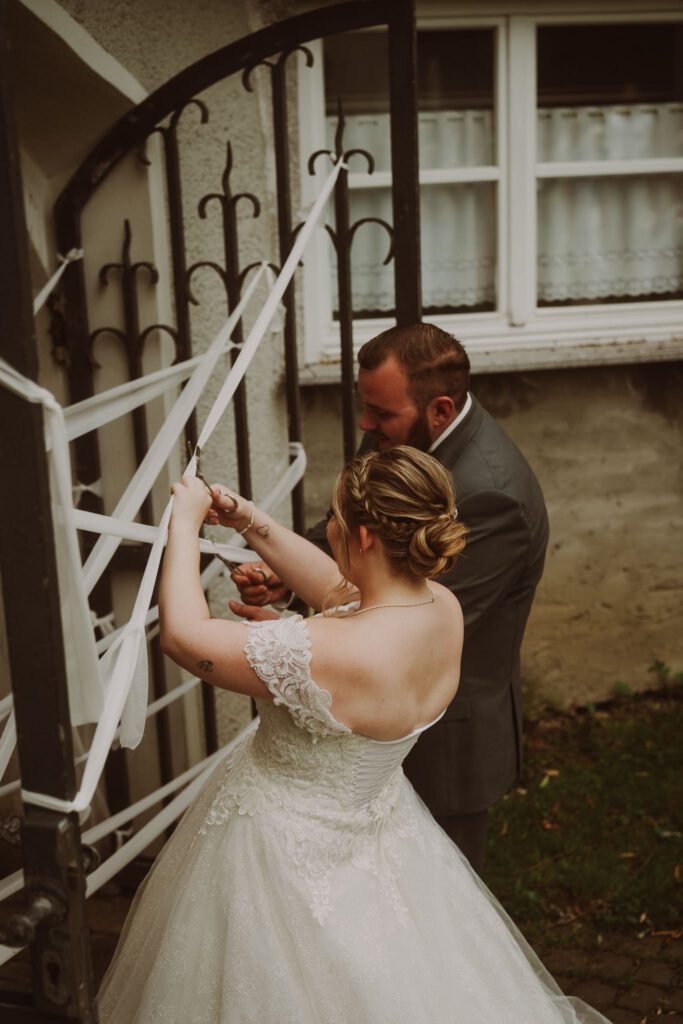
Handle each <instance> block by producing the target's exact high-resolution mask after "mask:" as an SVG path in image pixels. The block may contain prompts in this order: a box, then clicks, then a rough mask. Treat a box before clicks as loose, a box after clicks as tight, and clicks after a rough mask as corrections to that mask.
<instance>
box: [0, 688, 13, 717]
mask: <svg viewBox="0 0 683 1024" xmlns="http://www.w3.org/2000/svg"><path fill="white" fill-rule="evenodd" d="M11 710H12V694H11V693H8V694H7V696H6V697H3V698H2V700H0V718H6V717H7V715H9V713H10V711H11Z"/></svg>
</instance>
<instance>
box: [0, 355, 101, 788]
mask: <svg viewBox="0 0 683 1024" xmlns="http://www.w3.org/2000/svg"><path fill="white" fill-rule="evenodd" d="M0 384H2V385H3V386H4V387H6V388H8V389H9V390H10V391H13V392H14V393H15V394H17V395H20V396H21V397H22V398H24V399H25V400H26V401H28V402H34V403H40V404H41V405H42V406H43V410H44V426H45V435H46V446H47V447H48V448H49V456H48V467H49V475H50V494H51V495H52V522H53V528H54V534H55V557H56V561H57V575H58V578H59V594H60V609H61V617H62V629H63V633H64V655H65V662H66V669H67V682H68V690H69V707H70V709H71V721H72V723H73V724H74V725H83V724H84V723H86V722H96V721H97V719H98V718H99V716H100V713H101V711H102V706H103V698H104V691H103V684H102V679H101V676H100V670H99V665H98V660H97V652H96V650H95V641H94V638H93V634H92V626H91V623H90V611H89V609H88V601H87V597H86V594H85V589H84V586H83V574H82V568H81V555H80V551H79V550H78V541H77V537H76V529H75V526H74V521H73V511H74V510H73V505H72V503H71V501H72V497H71V491H72V482H71V461H70V458H69V446H68V443H67V440H66V431H65V428H64V416H63V413H62V407H61V406H60V405H59V403H58V402H57V400H56V399H55V397H54V395H52V394H51V393H50V392H49V391H47V390H46V389H45V388H41V387H39V386H38V384H36V383H35V382H34V381H32V380H29V379H28V378H27V377H24V376H22V375H21V374H20V373H18V371H17V370H15V369H14V367H12V366H10V365H9V363H6V362H5V361H4V360H2V359H0ZM0 777H1V775H0Z"/></svg>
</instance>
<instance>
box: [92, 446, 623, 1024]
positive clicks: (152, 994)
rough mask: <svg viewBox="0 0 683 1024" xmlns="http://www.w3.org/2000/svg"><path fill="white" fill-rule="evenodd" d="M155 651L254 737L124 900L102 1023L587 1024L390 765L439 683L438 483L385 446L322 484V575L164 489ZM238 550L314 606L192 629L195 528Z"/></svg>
mask: <svg viewBox="0 0 683 1024" xmlns="http://www.w3.org/2000/svg"><path fill="white" fill-rule="evenodd" d="M173 493H174V496H175V500H174V508H173V515H172V519H171V524H170V528H169V538H168V546H167V550H166V556H165V559H164V567H163V572H162V577H161V588H160V612H161V619H160V622H161V640H162V645H163V649H164V651H165V652H166V654H168V655H169V656H170V657H171V658H173V660H174V661H176V662H177V663H178V664H179V665H181V666H183V667H184V668H186V669H188V670H189V671H191V672H193V673H195V674H198V675H200V676H201V677H202V678H203V679H205V680H206V681H207V682H210V683H213V684H214V685H216V686H220V687H223V688H225V689H228V690H232V691H233V692H236V693H243V694H248V695H249V696H250V697H253V698H254V699H255V700H256V702H257V707H258V711H259V717H260V724H259V727H258V729H257V731H256V732H255V733H254V734H253V735H252V736H250V737H249V738H248V739H246V740H245V741H244V742H243V743H242V744H241V745H240V746H239V747H238V748H237V749H236V750H235V751H233V753H232V754H231V755H230V756H229V757H228V758H227V759H226V760H224V761H223V762H222V763H221V764H220V765H219V766H218V768H217V769H216V771H215V773H214V775H213V776H212V778H211V780H210V781H209V783H208V785H207V787H206V789H205V790H204V792H203V793H202V795H201V797H200V798H199V800H198V802H197V804H196V806H194V807H192V808H190V810H189V811H188V812H187V814H186V815H185V817H184V818H183V821H182V822H181V824H180V825H179V827H178V829H177V830H176V832H175V834H174V835H173V837H172V839H171V840H170V841H169V843H168V844H167V846H166V847H165V849H164V850H163V852H162V854H161V855H160V857H159V858H158V860H157V862H156V864H155V866H154V868H153V870H152V871H151V872H150V875H149V876H148V878H147V879H146V881H145V883H144V884H143V886H142V888H141V890H140V892H139V893H138V895H137V897H136V900H135V903H134V905H133V908H132V910H131V913H130V915H129V918H128V921H127V922H126V925H125V928H124V932H123V934H122V937H121V941H120V943H119V947H118V949H117V952H116V955H115V957H114V961H113V963H112V965H111V967H110V968H109V971H108V973H107V976H106V977H105V979H104V982H103V985H102V989H101V991H100V996H99V1014H100V1021H102V1022H103V1024H106V1022H113V1024H143V1022H146V1024H156V1022H164V1024H238V1022H240V1024H246V1022H249V1024H337V1022H338V1024H350V1022H354V1024H355V1022H358V1024H446V1022H452V1024H456V1022H457V1024H555V1022H557V1024H578V1022H583V1024H605V1018H604V1017H602V1016H601V1015H600V1014H599V1013H597V1011H595V1010H592V1009H590V1008H589V1007H587V1006H585V1004H583V1003H580V1002H578V1001H577V1000H573V999H570V998H567V997H564V996H563V995H562V994H561V993H560V991H559V989H558V988H557V986H556V985H555V983H554V982H553V981H552V979H551V978H550V976H549V975H548V973H547V972H546V971H545V969H544V968H543V967H542V965H541V964H540V962H539V961H538V959H537V958H536V957H535V955H534V953H533V952H532V951H531V949H530V948H529V947H528V946H527V945H526V943H525V942H524V939H523V938H522V937H521V935H520V934H519V933H518V932H517V930H516V929H515V926H514V925H513V924H512V922H511V921H510V920H509V919H508V918H507V917H506V915H505V912H504V911H503V910H502V908H501V907H500V906H499V905H498V904H497V903H496V902H495V900H494V898H493V897H492V896H491V894H490V893H489V892H488V890H486V888H485V887H484V886H483V884H482V883H481V882H480V881H479V879H478V878H477V877H476V875H475V874H474V873H473V872H472V870H471V869H470V867H469V865H468V863H467V861H466V860H465V859H464V858H463V857H462V855H461V854H460V853H459V851H458V849H457V848H456V847H455V846H454V844H453V843H452V842H451V840H450V839H449V838H448V837H447V836H446V835H445V833H444V832H442V831H441V829H440V828H439V826H438V825H437V824H436V823H435V821H434V819H433V818H432V816H431V815H430V813H429V811H428V810H427V809H426V808H425V807H424V805H423V804H422V803H421V801H420V800H419V798H418V797H417V796H416V794H415V792H414V791H413V789H412V787H411V786H410V784H409V783H408V781H407V780H406V778H405V776H404V775H403V771H402V769H401V763H402V761H403V759H404V758H405V756H406V755H407V753H408V752H409V750H410V749H411V748H412V746H413V745H414V744H415V743H416V742H418V741H419V736H420V733H422V732H423V731H424V730H425V729H428V728H429V726H430V725H432V724H433V723H434V722H435V721H437V720H438V719H439V718H440V716H441V714H442V713H443V711H444V709H445V708H446V707H447V706H448V704H449V703H450V701H451V700H452V698H453V696H454V694H455V692H456V689H457V686H458V667H459V661H460V653H461V648H462V637H463V623H462V615H461V612H460V607H459V605H458V602H457V600H456V598H455V597H454V596H453V595H452V594H451V593H450V591H448V590H446V589H445V588H444V587H442V586H440V585H439V584H438V583H435V582H433V579H434V577H435V576H437V575H438V574H439V573H441V572H443V571H444V570H445V569H447V568H449V567H450V565H451V564H452V562H453V560H454V559H455V558H456V557H457V555H458V553H459V552H460V551H461V549H462V548H463V546H464V537H465V532H466V531H465V528H464V527H463V526H462V525H461V524H460V523H459V522H458V521H457V512H456V510H455V503H454V497H453V493H452V491H451V487H450V482H449V478H448V476H447V474H446V472H445V471H444V470H443V468H442V467H441V466H440V465H439V464H438V463H437V462H436V461H435V460H434V459H432V458H431V457H430V456H429V455H426V454H424V453H422V452H419V451H417V450H416V449H414V448H408V447H405V446H397V447H394V448H390V449H387V450H386V451H382V452H379V453H377V452H375V453H370V454H368V455H363V456H357V457H356V458H354V459H353V460H352V461H351V462H350V463H349V464H348V465H347V466H346V467H345V469H344V470H343V471H342V472H341V474H340V476H339V479H338V481H337V485H336V491H335V495H334V498H333V503H332V507H333V513H334V514H333V515H332V518H331V519H330V521H329V524H328V539H329V542H330V546H331V548H332V550H333V552H334V555H335V559H336V561H333V560H332V559H330V558H328V557H327V555H325V554H324V553H323V552H321V551H320V550H319V549H318V548H316V547H314V546H313V545H311V544H309V543H308V542H307V541H306V540H304V539H303V538H301V537H299V536H297V535H296V534H294V533H292V532H291V531H289V530H287V529H286V528H285V527H283V526H281V525H280V524H278V523H276V522H275V521H274V520H273V519H271V518H270V517H269V516H268V515H266V514H265V513H264V512H262V511H260V510H259V509H257V508H255V507H254V505H253V504H252V503H251V502H249V501H246V500H245V499H244V498H242V497H240V496H239V495H233V494H231V493H230V492H229V491H227V490H226V489H225V488H224V487H222V486H219V485H215V486H214V487H212V489H211V494H209V493H207V490H206V487H205V486H204V485H203V484H202V483H201V482H200V481H198V480H196V479H191V478H189V477H188V478H184V479H183V480H182V482H181V483H179V484H175V486H174V488H173ZM205 520H206V521H207V522H210V523H215V522H220V523H222V524H223V525H225V526H230V527H232V528H233V529H237V530H238V531H239V532H240V533H242V534H246V535H247V536H248V539H249V542H250V544H251V547H252V548H253V549H254V550H255V551H256V552H258V554H259V555H261V556H262V558H263V559H264V561H266V562H267V563H268V565H270V566H272V568H273V569H274V571H275V572H277V574H278V575H279V576H280V578H281V579H282V580H283V581H285V582H286V583H287V584H288V585H289V587H290V588H291V589H292V590H293V591H294V592H296V593H297V594H298V595H299V596H300V597H301V598H303V600H304V601H306V602H307V603H308V604H310V605H311V606H312V607H313V608H315V609H317V610H321V609H326V610H325V611H324V612H323V614H322V615H318V616H315V617H314V618H312V619H303V618H301V617H300V616H298V615H293V616H291V617H288V618H283V619H278V620H275V621H267V622H258V623H251V624H249V625H248V627H247V626H245V624H242V623H234V622H227V621H224V620H220V619H213V618H211V615H210V612H209V609H208V607H207V604H206V601H205V598H204V594H203V592H202V588H201V583H200V577H199V545H198V539H197V538H198V531H199V528H200V526H201V525H202V523H203V522H204V521H205Z"/></svg>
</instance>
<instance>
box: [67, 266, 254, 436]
mask: <svg viewBox="0 0 683 1024" xmlns="http://www.w3.org/2000/svg"><path fill="white" fill-rule="evenodd" d="M268 269H270V268H268ZM239 347H240V346H239V345H235V344H234V343H233V342H228V343H227V344H226V345H225V346H224V349H223V351H224V352H229V351H230V350H231V349H233V348H239ZM203 358H204V356H203V355H200V356H193V358H192V359H185V360H184V361H183V362H182V363H174V365H173V366H167V367H165V368H164V369H163V370H156V371H155V372H154V373H148V374H147V375H146V376H145V377H138V378H136V380H131V381H127V382H126V383H125V384H119V385H117V386H116V387H114V388H109V389H108V390H107V391H102V392H100V394H99V395H93V396H92V397H91V398H84V399H83V401H82V402H75V403H74V404H73V405H69V406H67V407H66V409H65V410H64V419H65V420H66V436H67V438H68V439H69V441H73V440H74V439H75V438H77V437H82V435H83V434H88V433H90V431H91V430H97V428H98V427H101V426H103V425H104V424H105V423H111V422H112V420H116V419H118V418H119V417H120V416H124V415H125V414H126V413H128V412H132V410H133V409H137V408H138V407H139V406H141V405H145V404H146V403H147V402H150V401H151V400H152V399H153V398H158V397H159V395H162V394H164V392H165V391H169V390H170V389H171V388H174V387H177V385H178V384H182V382H183V381H184V380H187V378H188V377H190V376H191V375H192V373H193V371H194V370H195V369H196V367H197V366H199V364H200V363H201V361H202V359H203Z"/></svg>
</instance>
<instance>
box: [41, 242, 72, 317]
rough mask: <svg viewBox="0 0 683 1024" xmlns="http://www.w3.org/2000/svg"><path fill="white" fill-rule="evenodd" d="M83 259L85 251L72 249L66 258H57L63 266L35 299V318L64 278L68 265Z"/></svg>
mask: <svg viewBox="0 0 683 1024" xmlns="http://www.w3.org/2000/svg"><path fill="white" fill-rule="evenodd" d="M82 257H83V250H82V249H71V250H70V251H69V252H68V253H67V254H66V256H58V257H57V259H58V260H59V262H60V264H61V266H60V267H59V268H58V269H57V270H55V272H54V274H53V275H52V277H51V278H50V280H49V281H48V282H47V284H45V285H43V287H42V288H41V289H40V291H39V292H38V294H37V295H36V297H35V299H34V300H33V315H34V316H37V315H38V313H40V311H41V309H42V308H43V306H44V305H45V303H46V302H47V300H48V296H49V295H50V293H51V292H52V291H53V290H54V289H55V288H56V287H57V283H58V281H59V279H60V277H61V276H62V274H63V273H64V271H65V270H66V268H67V267H68V265H69V264H70V263H73V261H74V260H80V259H82Z"/></svg>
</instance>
